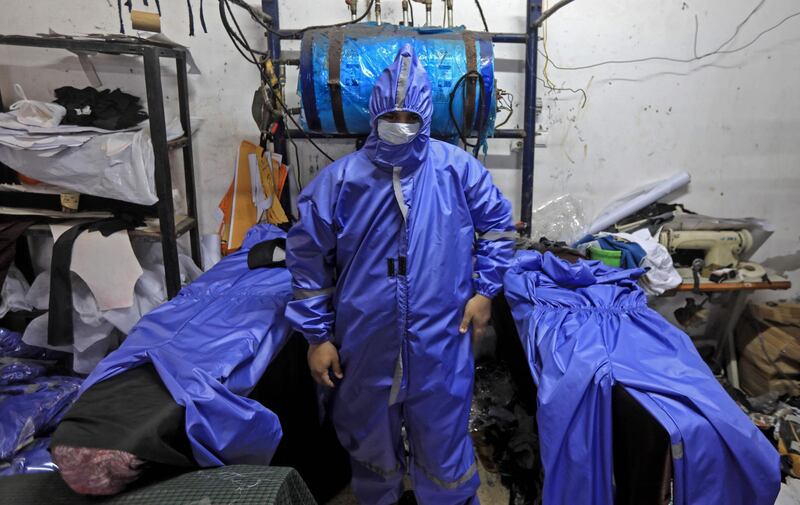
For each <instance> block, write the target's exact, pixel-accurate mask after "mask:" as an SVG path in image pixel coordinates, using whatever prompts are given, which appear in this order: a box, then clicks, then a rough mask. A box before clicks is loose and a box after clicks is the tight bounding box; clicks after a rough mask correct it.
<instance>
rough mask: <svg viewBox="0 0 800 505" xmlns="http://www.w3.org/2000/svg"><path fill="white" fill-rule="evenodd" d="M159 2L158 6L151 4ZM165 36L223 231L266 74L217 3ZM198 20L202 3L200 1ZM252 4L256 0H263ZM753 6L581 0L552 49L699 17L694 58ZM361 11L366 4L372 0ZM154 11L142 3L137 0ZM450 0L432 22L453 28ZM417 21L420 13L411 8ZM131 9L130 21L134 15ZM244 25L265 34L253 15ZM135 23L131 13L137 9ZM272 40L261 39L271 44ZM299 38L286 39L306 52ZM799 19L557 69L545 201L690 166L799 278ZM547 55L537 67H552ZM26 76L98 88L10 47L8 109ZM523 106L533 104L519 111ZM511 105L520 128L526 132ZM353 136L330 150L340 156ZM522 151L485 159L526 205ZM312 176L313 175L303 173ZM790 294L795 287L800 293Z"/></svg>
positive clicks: (765, 17)
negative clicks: (230, 34) (175, 47)
mask: <svg viewBox="0 0 800 505" xmlns="http://www.w3.org/2000/svg"><path fill="white" fill-rule="evenodd" d="M150 3H151V7H150V9H151V10H153V9H154V6H153V4H154V2H150ZM161 3H162V8H163V11H164V12H163V14H164V17H163V20H162V24H163V27H164V32H165V33H166V34H167V35H168V36H170V37H171V38H173V39H174V40H176V41H177V42H180V43H182V44H186V45H189V46H190V47H191V48H192V52H193V54H194V56H195V58H196V60H197V62H198V64H199V66H200V67H201V69H202V71H203V74H202V75H200V76H193V77H191V80H190V85H191V89H192V113H193V115H197V116H201V117H204V118H205V124H204V125H203V127H202V128H201V130H200V132H199V133H198V136H197V142H196V144H195V145H196V164H197V178H198V187H199V197H200V199H199V202H200V207H201V220H202V226H203V231H204V232H205V233H208V232H211V231H213V229H214V218H213V215H214V212H213V211H214V208H215V207H216V204H217V202H218V201H219V198H220V197H221V195H222V193H223V191H224V189H225V188H226V187H227V185H228V184H229V182H230V176H231V162H232V160H233V157H234V154H235V151H236V146H237V144H238V142H239V141H240V140H241V139H251V140H255V139H256V138H257V132H256V131H255V126H254V124H253V122H252V120H251V118H250V111H249V107H250V100H251V97H252V92H253V90H254V88H255V85H256V83H257V79H258V75H257V72H256V70H255V69H254V68H252V66H251V65H250V64H248V63H246V62H245V61H244V60H243V59H242V58H241V57H240V56H239V55H238V53H236V52H235V50H234V48H233V46H232V45H231V43H230V41H229V40H228V38H227V36H226V35H225V33H224V32H223V30H222V26H221V23H220V20H219V14H218V11H217V7H216V2H215V1H214V0H205V8H206V12H205V14H206V21H207V23H208V27H209V33H208V34H203V33H202V32H201V31H200V30H199V21H198V20H197V19H196V25H197V27H198V34H197V36H195V37H188V13H187V10H186V4H185V2H182V1H177V0H172V1H169V0H162V2H161ZM193 3H194V4H196V5H195V16H197V10H198V9H199V2H198V1H197V0H195V1H194V2H193ZM254 3H255V2H254ZM482 3H483V6H484V10H485V12H486V17H487V20H488V23H489V27H490V29H491V30H493V31H501V32H519V31H522V30H523V27H524V21H525V15H524V14H525V11H524V2H523V0H483V1H482ZM757 3H758V1H757V0H704V1H703V2H700V1H699V0H687V1H680V0H674V1H673V0H617V1H614V2H596V1H592V0H576V1H575V2H574V3H573V4H571V5H569V6H567V7H566V8H564V9H563V10H562V11H561V12H559V13H558V14H556V15H555V16H554V17H552V18H551V20H550V21H548V27H547V49H548V52H549V55H550V57H551V58H552V59H553V61H554V62H555V63H556V64H558V65H559V66H582V65H587V64H593V63H597V62H600V61H604V60H620V59H636V58H642V57H649V56H667V57H672V58H677V59H687V58H691V56H692V54H693V38H694V30H695V16H697V18H698V22H699V33H698V41H697V46H698V52H699V53H701V54H702V53H704V52H707V51H710V50H711V49H713V48H715V47H717V46H719V45H720V44H721V43H722V42H723V41H725V40H726V39H728V38H729V37H730V35H732V34H733V32H734V30H735V28H736V25H737V24H738V23H739V22H740V21H741V20H742V19H743V18H744V17H745V16H746V15H747V13H748V12H749V11H750V10H751V9H752V8H753V7H754V6H755V5H756V4H757ZM2 4H3V5H2V13H3V14H2V16H0V33H5V34H9V33H20V34H35V33H40V32H45V31H47V30H48V29H53V30H55V31H57V32H60V33H70V34H77V33H87V32H112V33H113V32H116V31H117V29H118V18H117V11H116V2H114V1H112V0H106V1H102V0H72V1H70V2H56V1H55V0H49V1H48V0H36V1H30V0H3V2H2ZM360 4H361V6H362V7H363V5H365V4H366V1H362V2H360ZM134 5H135V7H137V8H140V9H141V8H143V5H142V3H141V1H134ZM399 5H400V0H384V8H383V16H384V20H385V21H396V20H398V19H399V16H400V12H399V11H400V9H399ZM281 7H282V25H283V27H284V28H298V27H301V26H306V25H308V24H323V23H332V22H338V21H343V20H346V19H348V14H347V11H346V9H345V7H344V3H343V2H341V1H340V0H294V1H291V2H290V1H287V0H283V1H281ZM441 9H442V4H441V2H436V3H435V4H434V20H435V21H436V22H437V23H439V22H441V14H442V10H441ZM415 10H416V14H417V22H418V23H419V21H420V19H421V18H422V16H423V8H422V6H420V5H418V4H417V5H415ZM796 10H800V5H798V4H797V3H796V2H794V1H792V0H771V1H769V2H766V4H765V6H764V7H763V8H762V9H761V11H760V12H758V13H757V14H756V15H754V16H753V18H752V19H751V21H750V22H749V23H748V24H747V25H745V26H744V27H743V28H742V30H741V32H740V33H739V34H738V36H737V37H736V38H735V39H734V40H733V41H732V42H731V43H730V44H729V45H728V46H726V49H731V48H737V47H740V46H741V45H743V44H744V43H747V42H749V41H750V40H752V39H753V38H754V37H755V36H757V35H758V33H759V32H760V31H762V30H763V29H765V28H768V27H770V26H772V25H773V24H775V23H777V22H778V21H780V20H781V19H782V18H783V17H785V16H787V15H789V14H791V13H792V12H794V11H796ZM126 17H127V16H126ZM239 18H240V20H242V22H243V23H242V24H243V25H244V27H245V29H246V31H247V33H248V35H249V36H250V37H251V38H252V39H253V40H256V39H257V38H258V37H259V36H260V31H259V30H258V29H256V27H255V25H254V24H253V23H251V22H249V21H248V19H247V16H246V15H244V14H243V13H242V14H240V16H239ZM455 21H456V23H458V24H465V25H467V26H468V27H470V28H473V29H480V28H481V24H480V19H479V17H478V13H477V9H476V7H475V5H474V3H473V2H472V1H471V0H458V1H457V2H456V12H455ZM126 26H127V27H128V28H129V22H128V20H127V19H126ZM261 45H262V46H263V45H264V41H263V40H262V42H261ZM297 47H299V46H298V43H296V42H294V43H287V44H286V48H287V49H289V50H291V49H295V50H296V49H297ZM798 50H800V17H796V18H793V19H791V20H789V21H787V22H786V23H784V24H783V25H782V26H781V27H779V28H778V29H776V30H774V31H773V32H771V33H768V34H766V35H764V36H762V37H761V38H760V39H759V40H758V41H757V42H756V43H755V44H753V45H752V46H751V47H749V48H747V49H745V50H743V51H741V52H737V53H734V54H726V55H716V56H710V57H708V58H704V59H702V60H700V61H696V62H691V63H681V62H672V61H664V60H658V61H648V62H641V63H636V64H617V65H604V66H600V67H595V68H591V69H587V70H559V69H557V68H554V67H553V66H549V67H548V76H549V77H550V79H551V80H552V81H553V82H554V83H555V84H556V85H557V86H559V87H571V88H583V89H585V91H586V94H587V97H588V100H587V102H586V105H585V106H584V107H581V106H580V97H579V95H576V94H572V93H569V92H551V91H547V90H545V89H544V88H542V86H541V84H540V96H541V97H542V106H543V112H542V114H541V117H540V128H541V129H542V130H543V131H545V132H546V135H544V136H543V137H541V139H543V141H544V142H545V143H546V145H547V147H544V148H539V149H537V151H536V177H535V184H534V200H535V205H536V206H538V205H540V204H542V203H544V202H546V201H547V200H549V199H551V198H553V197H555V196H558V195H561V194H565V193H569V194H571V195H573V196H575V197H576V198H578V199H579V200H580V201H581V202H582V205H583V208H584V212H585V214H586V215H587V217H592V216H593V215H594V214H596V213H597V212H599V211H600V210H601V209H602V208H603V207H604V206H605V204H606V203H607V202H608V201H610V200H612V199H613V198H614V197H616V196H619V195H621V194H623V193H626V192H627V191H629V190H631V189H634V188H635V187H636V186H637V185H639V184H641V183H645V182H650V181H654V180H658V179H660V178H663V177H665V176H667V175H670V174H672V173H674V172H676V171H678V170H687V171H689V172H690V173H691V174H692V177H693V182H692V184H691V186H690V188H689V190H688V191H687V192H685V193H684V194H681V195H678V197H679V200H680V201H681V202H683V203H685V204H686V205H687V207H688V208H690V209H692V210H695V211H697V212H702V213H706V214H712V215H717V216H728V217H742V216H756V217H762V218H765V219H767V220H769V221H770V222H772V223H773V224H774V225H775V228H776V232H775V235H774V236H773V237H772V238H771V239H770V240H769V241H768V242H767V243H766V244H765V246H764V247H763V248H762V250H761V251H760V252H759V253H758V254H757V255H756V259H757V260H765V261H766V262H767V264H770V265H772V266H775V267H778V268H779V269H780V270H782V271H787V272H789V276H790V277H791V278H792V280H793V281H795V283H796V284H797V285H798V286H800V274H798V270H797V269H798V268H800V240H799V239H800V225H798V224H797V216H798V215H800V212H798V211H800V198H798V193H799V192H800V170H798V165H800V142H799V141H798V140H800V138H799V137H798V130H799V128H798V127H799V126H800V96H799V95H798V91H797V90H798V89H800V65H798V64H797V54H798ZM522 54H523V53H522V48H521V47H517V46H509V45H497V46H496V55H497V58H498V59H499V61H498V73H497V79H498V85H499V87H501V88H503V89H507V90H509V91H511V92H513V93H514V94H515V96H516V98H517V102H518V103H519V104H521V102H522V83H523V76H522V74H520V73H519V70H521V62H520V58H522ZM97 67H98V70H99V71H100V72H101V74H102V76H103V78H104V82H105V84H106V85H107V86H112V87H117V86H120V87H122V88H123V89H124V90H126V91H129V92H132V93H136V94H140V95H143V84H142V79H141V64H140V62H138V61H136V60H133V59H119V58H110V57H99V58H97ZM542 70H543V62H542V61H540V72H539V75H540V76H542ZM166 74H167V78H165V80H164V85H165V94H166V95H167V96H169V97H171V98H172V97H174V92H173V91H172V90H173V89H174V88H173V87H172V86H173V85H174V72H173V71H172V69H171V68H170V69H168V70H167V71H166ZM295 75H296V74H295V72H294V71H292V72H291V73H290V75H289V78H288V84H287V89H288V90H289V95H290V96H289V98H288V101H289V103H290V105H296V104H297V98H296V96H295V95H294V89H295V86H296V84H295V83H296V80H295ZM14 82H20V83H21V84H23V86H25V88H26V90H27V91H28V94H29V95H30V96H33V97H37V98H48V97H49V94H50V92H51V90H52V89H53V88H54V87H57V86H59V85H63V84H72V85H76V86H82V85H86V84H87V81H86V78H85V76H84V75H83V72H82V71H81V69H80V66H79V65H78V62H77V59H76V58H75V57H74V56H73V55H70V54H69V53H66V52H63V51H42V50H37V49H21V48H0V90H1V91H2V94H3V97H4V100H5V101H6V103H8V102H9V100H10V99H11V92H12V91H11V86H12V83H14ZM520 112H521V110H520ZM521 119H522V117H521V114H519V113H515V114H514V117H513V118H512V121H511V122H510V124H509V126H515V127H521ZM351 146H352V144H351V143H347V142H339V143H335V144H328V145H327V149H328V150H329V151H330V152H331V153H332V154H337V155H340V154H343V153H345V152H347V151H348V150H349V149H351ZM302 151H303V152H302V156H301V163H302V165H304V168H306V169H308V170H310V171H311V172H313V171H314V170H315V169H316V168H318V167H321V166H323V165H324V159H323V158H322V157H321V156H319V155H318V154H316V153H315V152H314V151H313V150H312V149H307V148H305V147H304V148H302ZM519 161H520V156H519V153H518V152H517V151H515V150H514V146H513V143H512V142H511V141H503V140H496V141H492V142H491V147H490V157H489V158H488V160H487V164H488V165H489V167H490V168H492V169H493V173H494V175H495V179H496V181H497V183H498V185H499V186H500V187H501V188H502V189H503V190H504V192H505V193H506V194H507V195H508V196H509V198H510V199H511V200H512V201H513V202H514V204H515V207H516V208H517V213H518V212H519V211H518V207H519V193H520V190H519V184H520V180H521V177H520V176H521V174H520V171H519V169H518V167H519ZM306 177H308V175H306ZM794 292H797V291H796V290H794Z"/></svg>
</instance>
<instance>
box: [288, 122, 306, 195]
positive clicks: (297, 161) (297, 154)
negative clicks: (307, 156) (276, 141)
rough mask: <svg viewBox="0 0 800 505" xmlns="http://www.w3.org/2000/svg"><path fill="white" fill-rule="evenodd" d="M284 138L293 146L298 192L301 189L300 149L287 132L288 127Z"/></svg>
mask: <svg viewBox="0 0 800 505" xmlns="http://www.w3.org/2000/svg"><path fill="white" fill-rule="evenodd" d="M286 138H287V139H289V142H290V143H291V144H292V147H294V161H295V165H294V172H295V178H296V179H297V189H298V192H300V191H303V182H302V181H301V180H300V149H298V148H297V143H295V141H294V139H293V138H292V136H291V135H290V134H289V130H288V129H287V130H286Z"/></svg>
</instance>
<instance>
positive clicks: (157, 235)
mask: <svg viewBox="0 0 800 505" xmlns="http://www.w3.org/2000/svg"><path fill="white" fill-rule="evenodd" d="M0 45H9V46H27V47H40V48H48V49H66V50H69V51H74V52H97V53H105V54H116V55H121V54H125V55H133V56H141V57H142V59H143V63H144V79H145V86H146V89H147V113H148V116H149V117H150V120H149V121H150V137H151V140H152V143H153V154H154V156H155V173H154V179H155V189H156V195H157V196H158V202H157V203H156V204H154V205H150V206H147V205H137V204H133V203H128V202H120V201H117V200H112V199H102V198H101V199H99V200H103V201H104V203H105V204H106V205H107V206H108V208H110V209H112V210H113V209H121V208H127V209H135V210H139V211H141V212H142V213H144V214H145V215H147V216H155V217H158V220H159V227H160V229H159V230H157V231H156V230H148V229H141V228H140V229H136V230H132V231H131V233H130V234H131V236H133V237H141V238H145V239H149V240H160V241H161V246H162V250H163V253H164V275H165V280H166V285H167V296H168V297H169V298H172V297H174V296H175V295H177V294H178V291H180V288H181V281H180V266H179V263H178V238H179V237H180V236H181V235H183V234H184V233H187V232H188V233H189V238H190V242H191V251H192V259H193V260H194V261H195V263H197V264H198V265H202V263H201V258H200V233H199V227H198V222H197V200H196V194H195V183H194V157H193V151H192V127H191V121H190V118H189V89H188V79H187V63H186V60H187V49H186V48H185V47H182V46H172V45H166V44H161V43H156V42H151V41H146V40H143V39H136V40H130V39H100V38H85V37H82V38H69V37H31V36H21V35H0ZM161 58H172V59H174V60H175V64H176V72H177V80H178V101H179V106H180V120H181V126H182V127H183V131H184V134H183V136H182V137H180V138H177V139H174V140H172V141H167V127H166V121H165V118H164V95H163V91H162V87H161ZM175 149H182V150H183V172H184V179H185V185H186V207H187V214H188V215H186V216H180V217H179V219H178V220H177V222H176V216H175V208H174V207H175V206H174V202H173V199H172V177H171V175H170V162H169V152H170V151H171V150H175ZM30 199H31V200H35V198H34V197H30ZM32 231H33V232H34V233H35V232H41V231H42V230H41V229H37V227H33V230H32Z"/></svg>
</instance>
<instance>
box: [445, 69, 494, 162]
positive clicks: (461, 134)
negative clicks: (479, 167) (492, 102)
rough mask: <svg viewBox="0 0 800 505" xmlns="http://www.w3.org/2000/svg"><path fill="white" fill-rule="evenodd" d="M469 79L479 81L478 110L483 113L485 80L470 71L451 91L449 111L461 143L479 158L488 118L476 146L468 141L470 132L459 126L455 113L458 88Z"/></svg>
mask: <svg viewBox="0 0 800 505" xmlns="http://www.w3.org/2000/svg"><path fill="white" fill-rule="evenodd" d="M468 77H473V78H476V79H478V80H479V81H478V82H479V83H480V89H481V95H480V100H479V101H478V110H479V111H483V104H485V103H486V89H485V86H483V82H482V81H481V80H480V79H482V78H483V76H482V75H481V74H480V72H478V71H477V70H470V71H469V72H467V73H466V74H464V75H462V76H461V77H459V79H458V80H457V81H456V84H455V86H453V89H452V91H450V101H449V103H448V110H449V112H450V120H451V121H452V122H453V126H455V127H456V132H458V138H459V139H460V140H461V142H463V143H464V147H471V148H472V153H473V155H474V156H475V157H476V158H477V156H478V149H479V148H480V145H481V143H480V139H482V138H483V135H484V132H485V130H486V126H487V125H486V123H488V118H483V124H482V125H481V127H480V130H479V131H478V141H477V142H475V143H474V144H470V143H469V142H468V141H467V135H468V134H469V131H468V130H467V131H462V130H461V127H459V126H458V121H456V116H455V114H454V113H453V100H454V99H455V96H456V92H458V87H459V86H461V84H462V83H463V82H465V79H467V78H468ZM479 117H480V116H479ZM464 127H465V128H467V127H468V125H464Z"/></svg>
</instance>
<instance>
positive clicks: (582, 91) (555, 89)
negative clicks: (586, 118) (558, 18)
mask: <svg viewBox="0 0 800 505" xmlns="http://www.w3.org/2000/svg"><path fill="white" fill-rule="evenodd" d="M550 10H552V9H548V12H549V11H550ZM537 51H539V53H540V54H542V55H543V56H544V65H543V66H542V75H543V76H544V79H542V78H540V77H537V78H536V79H537V80H539V81H541V83H542V84H543V85H544V87H545V88H547V89H549V90H550V91H552V92H555V93H559V92H561V91H568V92H570V93H573V94H578V93H580V94H581V95H582V97H583V99H582V100H581V109H582V108H584V107H585V106H586V102H587V100H588V97H587V95H586V90H585V89H583V88H578V89H574V88H564V87H560V86H556V84H555V83H554V82H553V81H552V80H551V79H550V75H549V74H548V73H547V67H548V65H549V64H550V63H552V61H551V60H550V54H549V53H548V52H547V24H544V26H543V27H542V49H541V50H539V49H537Z"/></svg>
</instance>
